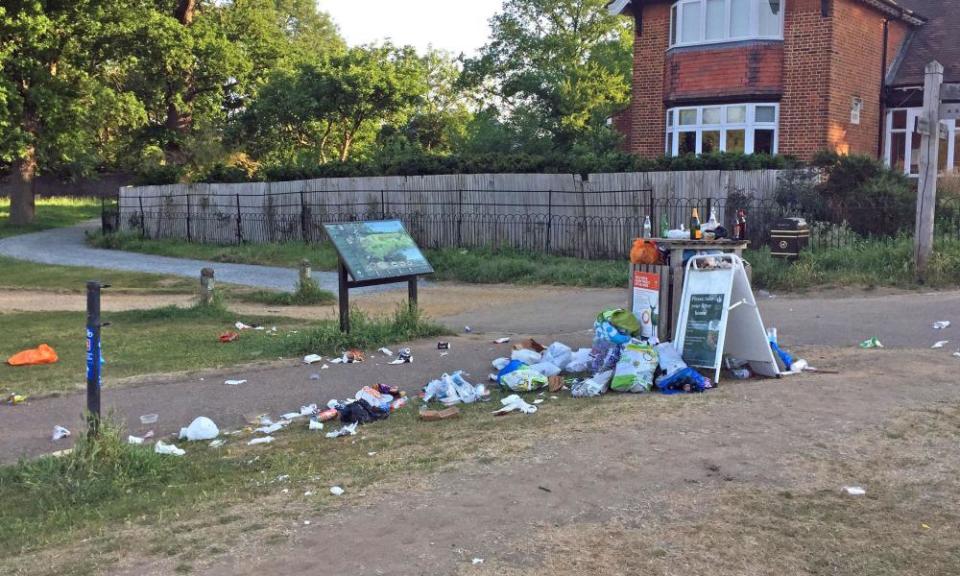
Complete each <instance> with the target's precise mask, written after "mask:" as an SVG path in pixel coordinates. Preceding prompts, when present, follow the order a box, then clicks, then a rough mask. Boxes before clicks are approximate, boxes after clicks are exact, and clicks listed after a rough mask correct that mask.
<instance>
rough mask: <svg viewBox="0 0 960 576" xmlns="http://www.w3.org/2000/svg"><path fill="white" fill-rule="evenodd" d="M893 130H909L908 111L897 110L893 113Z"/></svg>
mask: <svg viewBox="0 0 960 576" xmlns="http://www.w3.org/2000/svg"><path fill="white" fill-rule="evenodd" d="M893 129H894V130H906V129H907V111H906V110H897V111H896V112H894V113H893Z"/></svg>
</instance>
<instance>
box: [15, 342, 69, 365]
mask: <svg viewBox="0 0 960 576" xmlns="http://www.w3.org/2000/svg"><path fill="white" fill-rule="evenodd" d="M57 360H59V358H57V353H56V352H55V351H54V349H53V348H51V347H49V346H47V345H46V344H41V345H39V346H37V347H36V348H33V349H32V350H24V351H23V352H18V353H17V354H14V355H13V356H11V357H10V358H9V359H7V364H9V365H11V366H37V365H40V364H53V363H54V362H56V361H57Z"/></svg>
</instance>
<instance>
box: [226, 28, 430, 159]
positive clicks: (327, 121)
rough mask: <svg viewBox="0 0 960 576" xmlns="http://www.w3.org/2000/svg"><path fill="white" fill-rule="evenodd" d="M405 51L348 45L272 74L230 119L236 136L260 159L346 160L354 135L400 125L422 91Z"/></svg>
mask: <svg viewBox="0 0 960 576" xmlns="http://www.w3.org/2000/svg"><path fill="white" fill-rule="evenodd" d="M428 89H429V84H428V82H427V78H426V69H425V67H424V65H423V62H422V61H421V60H420V59H419V58H417V56H416V54H415V53H414V51H413V49H412V48H409V47H406V48H395V47H393V46H391V45H389V44H388V45H385V46H364V47H358V48H351V49H349V50H347V51H345V52H344V53H342V54H337V55H334V56H332V57H331V58H329V59H328V60H327V61H326V62H324V63H321V64H316V65H314V64H303V65H301V66H300V67H299V68H298V69H297V70H296V71H294V72H283V71H281V72H277V73H275V74H274V75H273V76H272V77H271V79H270V81H269V82H268V83H267V84H266V85H265V86H264V87H263V88H262V89H261V90H260V92H259V93H258V95H257V97H256V98H255V100H254V101H253V102H252V103H251V105H250V106H249V108H248V109H247V111H246V112H245V113H244V114H243V115H242V116H241V117H240V118H239V119H238V124H239V126H240V134H241V136H240V139H244V140H247V141H248V144H247V146H248V148H249V149H250V150H251V151H253V152H254V153H255V154H256V155H257V156H258V157H260V158H272V159H280V160H284V161H289V160H294V161H296V160H299V159H301V158H300V153H301V152H307V153H308V156H312V157H313V159H314V161H320V162H326V161H327V160H328V159H330V158H334V157H335V158H337V159H338V160H340V161H341V162H345V161H347V160H348V159H349V158H350V156H351V153H352V151H353V150H354V147H355V145H356V143H357V141H358V139H360V138H370V139H371V140H372V139H373V137H375V135H376V133H377V132H378V131H379V130H380V128H381V127H382V126H383V125H385V124H387V123H393V124H398V123H401V122H400V120H402V119H403V118H404V117H405V114H408V113H409V112H410V111H411V110H413V109H414V107H415V106H417V105H418V104H419V103H420V102H422V100H423V98H424V97H425V95H426V94H427V91H428Z"/></svg>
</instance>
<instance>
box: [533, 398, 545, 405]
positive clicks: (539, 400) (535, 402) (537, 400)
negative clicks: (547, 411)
mask: <svg viewBox="0 0 960 576" xmlns="http://www.w3.org/2000/svg"><path fill="white" fill-rule="evenodd" d="M533 403H534V404H543V398H537V399H536V400H534V401H533Z"/></svg>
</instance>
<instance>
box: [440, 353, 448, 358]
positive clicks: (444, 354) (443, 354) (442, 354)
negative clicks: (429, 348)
mask: <svg viewBox="0 0 960 576" xmlns="http://www.w3.org/2000/svg"><path fill="white" fill-rule="evenodd" d="M447 354H449V352H441V353H440V357H443V356H446V355H447Z"/></svg>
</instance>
